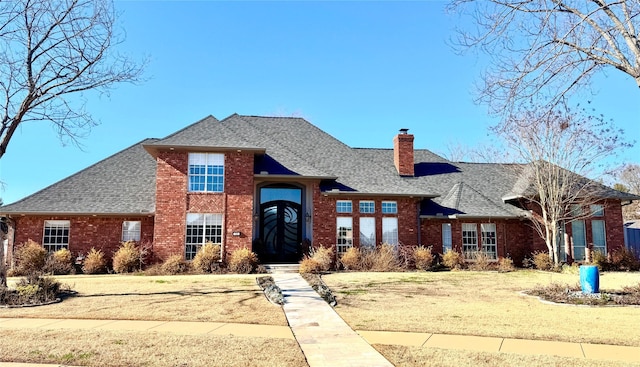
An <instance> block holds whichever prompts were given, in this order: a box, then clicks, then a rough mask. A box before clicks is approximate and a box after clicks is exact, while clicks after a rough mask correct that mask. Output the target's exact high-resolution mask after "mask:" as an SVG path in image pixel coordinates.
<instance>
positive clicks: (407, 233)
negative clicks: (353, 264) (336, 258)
mask: <svg viewBox="0 0 640 367" xmlns="http://www.w3.org/2000/svg"><path fill="white" fill-rule="evenodd" d="M338 200H351V202H352V205H353V212H352V213H337V211H336V202H337V201H338ZM360 200H368V201H371V200H372V201H374V202H375V213H373V214H360V212H359V201H360ZM383 201H395V202H397V203H398V214H382V202H383ZM313 209H314V210H313V235H314V236H313V237H314V238H313V245H314V246H316V247H317V246H320V245H323V246H334V245H335V243H336V235H337V233H336V231H337V228H336V218H337V217H351V218H352V219H353V243H354V246H356V247H357V246H359V243H360V241H359V235H360V217H374V218H375V223H376V241H377V242H378V243H381V242H382V218H383V217H397V218H398V241H399V242H400V244H402V245H406V246H416V245H417V244H418V220H417V218H418V199H415V198H403V197H401V198H395V197H377V198H370V197H364V196H348V195H340V196H336V195H328V196H324V195H323V194H322V193H321V192H320V189H319V187H318V185H317V184H314V186H313Z"/></svg>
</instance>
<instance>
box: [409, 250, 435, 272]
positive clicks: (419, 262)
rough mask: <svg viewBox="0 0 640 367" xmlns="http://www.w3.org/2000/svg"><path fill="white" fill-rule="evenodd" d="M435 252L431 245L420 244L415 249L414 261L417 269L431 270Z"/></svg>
mask: <svg viewBox="0 0 640 367" xmlns="http://www.w3.org/2000/svg"><path fill="white" fill-rule="evenodd" d="M433 260H434V257H433V253H432V252H431V247H424V246H418V247H416V248H414V249H413V261H414V263H415V266H416V269H419V270H429V269H431V267H432V266H433Z"/></svg>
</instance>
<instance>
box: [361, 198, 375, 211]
mask: <svg viewBox="0 0 640 367" xmlns="http://www.w3.org/2000/svg"><path fill="white" fill-rule="evenodd" d="M359 205H360V213H362V214H373V213H375V212H376V203H375V201H373V200H360V203H359Z"/></svg>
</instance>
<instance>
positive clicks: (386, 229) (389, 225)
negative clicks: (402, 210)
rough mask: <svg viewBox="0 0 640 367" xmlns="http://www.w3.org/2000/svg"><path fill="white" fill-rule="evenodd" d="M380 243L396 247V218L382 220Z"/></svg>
mask: <svg viewBox="0 0 640 367" xmlns="http://www.w3.org/2000/svg"><path fill="white" fill-rule="evenodd" d="M382 242H383V243H386V244H388V245H394V246H397V245H398V218H393V217H384V218H382Z"/></svg>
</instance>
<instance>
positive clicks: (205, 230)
mask: <svg viewBox="0 0 640 367" xmlns="http://www.w3.org/2000/svg"><path fill="white" fill-rule="evenodd" d="M207 242H212V243H213V244H218V245H221V246H220V247H221V249H220V250H221V251H222V214H197V213H187V233H186V239H185V259H187V260H193V258H194V256H196V253H197V252H198V250H199V249H200V247H202V245H204V244H205V243H207Z"/></svg>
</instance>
